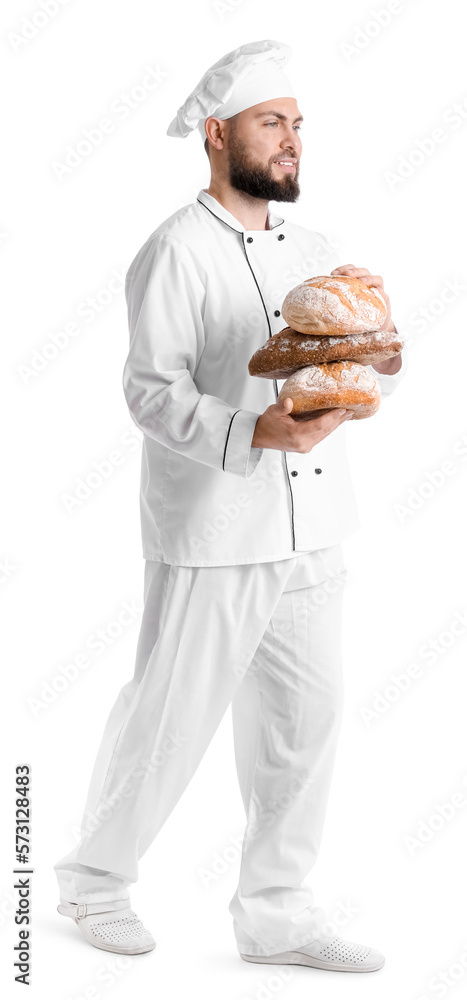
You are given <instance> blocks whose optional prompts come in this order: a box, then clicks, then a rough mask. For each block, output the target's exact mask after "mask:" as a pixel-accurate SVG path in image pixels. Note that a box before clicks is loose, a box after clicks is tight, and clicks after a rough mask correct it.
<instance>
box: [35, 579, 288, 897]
mask: <svg viewBox="0 0 467 1000" xmlns="http://www.w3.org/2000/svg"><path fill="white" fill-rule="evenodd" d="M288 563H289V560H283V561H277V562H271V563H252V564H249V565H239V566H214V567H186V566H169V565H166V564H164V563H157V562H152V561H151V562H147V563H146V568H145V607H144V612H143V621H142V626H141V633H140V637H139V641H138V649H137V658H136V665H135V673H134V677H133V678H132V680H131V681H129V682H128V684H126V685H125V686H124V687H123V688H122V690H121V692H120V694H119V696H118V698H117V700H116V702H115V704H114V706H113V708H112V710H111V712H110V716H109V718H108V720H107V724H106V727H105V730H104V734H103V737H102V741H101V745H100V748H99V751H98V754H97V758H96V762H95V765H94V769H93V772H92V777H91V783H90V787H89V791H88V797H87V801H86V806H85V812H84V817H83V823H82V830H81V839H80V841H79V843H78V844H77V846H76V847H75V848H74V849H73V850H72V851H71V852H70V853H69V854H67V855H66V856H65V857H64V858H61V859H60V861H58V862H57V863H56V865H55V866H54V868H55V871H56V875H57V879H58V882H59V887H60V894H61V896H62V898H65V899H69V900H73V901H79V902H93V901H94V902H97V901H102V900H105V899H119V898H125V897H127V896H128V885H129V884H130V883H131V882H134V881H136V879H137V877H138V860H139V858H140V857H141V856H142V855H143V854H144V853H145V851H146V850H147V849H148V847H149V845H150V844H151V842H152V840H153V839H154V837H155V836H156V834H157V832H158V831H159V829H160V828H161V826H162V825H163V823H164V822H165V820H166V819H167V817H168V816H169V815H170V813H171V812H172V809H173V808H174V806H175V804H176V802H177V801H178V799H179V798H180V796H181V794H182V792H183V790H184V789H185V787H186V785H187V784H188V782H189V781H190V779H191V777H192V775H193V774H194V772H195V770H196V768H197V766H198V764H199V763H200V761H201V758H202V756H203V754H204V753H205V751H206V749H207V747H208V745H209V743H210V741H211V739H212V737H213V735H214V733H215V731H216V729H217V727H218V725H219V723H220V721H221V719H222V717H223V715H224V713H225V711H226V709H227V707H228V705H229V704H230V701H231V699H232V696H233V694H234V691H235V689H236V688H237V686H238V684H239V683H240V681H241V679H242V677H243V675H244V673H245V670H246V669H247V667H248V665H249V664H250V662H251V660H252V658H253V656H254V653H255V650H256V648H257V646H258V643H259V642H260V640H261V636H262V635H263V632H264V629H265V627H266V625H267V622H268V621H269V619H270V617H271V614H272V612H273V610H274V608H275V606H276V604H277V602H278V600H279V598H280V595H281V593H282V591H283V587H284V581H285V580H286V579H287V577H288V575H289V574H290V566H289V565H288Z"/></svg>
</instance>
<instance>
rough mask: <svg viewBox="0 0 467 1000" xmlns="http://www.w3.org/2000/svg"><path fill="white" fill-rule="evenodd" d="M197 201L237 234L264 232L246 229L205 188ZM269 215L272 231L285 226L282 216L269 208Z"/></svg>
mask: <svg viewBox="0 0 467 1000" xmlns="http://www.w3.org/2000/svg"><path fill="white" fill-rule="evenodd" d="M196 200H197V201H199V202H201V204H202V205H204V206H205V207H206V208H207V209H209V211H210V212H211V213H212V214H213V215H216V216H217V218H218V219H220V220H221V221H222V222H225V223H226V225H228V226H230V228H231V229H235V230H236V232H237V233H247V232H260V231H262V230H249V229H245V227H244V226H243V225H242V223H241V222H239V221H238V219H236V218H235V217H234V216H233V215H231V214H230V212H228V211H227V209H226V208H224V206H223V205H221V203H220V201H217V198H213V196H212V194H208V192H207V191H205V190H204V188H201V191H200V192H199V194H198V195H197V198H196ZM268 215H269V226H270V229H275V228H276V227H277V226H281V225H282V224H283V222H284V220H283V219H282V218H281V217H280V215H276V214H275V213H274V212H272V211H271V209H270V208H268ZM264 232H268V230H267V229H265V230H264Z"/></svg>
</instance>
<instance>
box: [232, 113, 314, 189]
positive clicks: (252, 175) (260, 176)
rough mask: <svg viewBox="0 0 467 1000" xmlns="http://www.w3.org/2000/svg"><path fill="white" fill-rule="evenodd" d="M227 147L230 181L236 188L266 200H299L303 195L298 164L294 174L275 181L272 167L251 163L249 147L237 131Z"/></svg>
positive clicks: (233, 133)
mask: <svg viewBox="0 0 467 1000" xmlns="http://www.w3.org/2000/svg"><path fill="white" fill-rule="evenodd" d="M228 148H229V160H228V170H229V180H230V183H231V185H232V187H233V188H236V189H237V191H243V192H244V193H245V194H249V195H250V196H251V197H252V198H262V199H263V200H264V201H297V198H298V197H299V194H300V186H299V184H298V180H297V178H298V173H299V170H300V164H299V163H298V162H297V164H296V166H297V169H296V171H295V173H294V174H286V173H284V176H283V178H282V180H276V178H275V177H273V175H272V166H268V167H263V166H261V165H260V164H258V163H255V162H252V161H251V159H250V158H249V156H248V152H247V147H246V146H245V145H244V143H243V142H242V141H241V139H239V138H238V136H237V134H236V132H235V131H234V130H232V131H231V133H230V136H229V147H228ZM284 156H285V154H284Z"/></svg>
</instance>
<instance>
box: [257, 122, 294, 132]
mask: <svg viewBox="0 0 467 1000" xmlns="http://www.w3.org/2000/svg"><path fill="white" fill-rule="evenodd" d="M266 125H277V122H266ZM301 127H302V126H301V125H294V128H295V129H296V131H297V132H298V131H299V130H300V129H301Z"/></svg>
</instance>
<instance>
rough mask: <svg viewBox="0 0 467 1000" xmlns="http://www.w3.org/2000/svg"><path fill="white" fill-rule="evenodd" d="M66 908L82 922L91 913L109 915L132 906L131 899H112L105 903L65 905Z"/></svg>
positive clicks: (66, 903)
mask: <svg viewBox="0 0 467 1000" xmlns="http://www.w3.org/2000/svg"><path fill="white" fill-rule="evenodd" d="M63 905H64V906H66V908H67V910H68V912H69V915H70V916H73V917H77V918H78V920H81V919H82V918H83V917H87V916H88V914H89V913H109V912H113V911H115V910H124V909H127V908H128V907H129V906H130V900H129V899H110V900H107V901H106V902H103V903H68V902H65V903H64V904H63Z"/></svg>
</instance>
